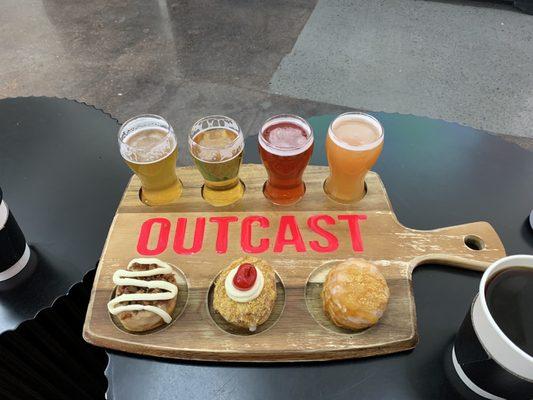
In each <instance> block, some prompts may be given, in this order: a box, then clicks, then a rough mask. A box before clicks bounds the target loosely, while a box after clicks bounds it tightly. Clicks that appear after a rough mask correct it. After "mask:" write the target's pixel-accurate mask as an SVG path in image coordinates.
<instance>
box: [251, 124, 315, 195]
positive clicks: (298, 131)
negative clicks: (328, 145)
mask: <svg viewBox="0 0 533 400" xmlns="http://www.w3.org/2000/svg"><path fill="white" fill-rule="evenodd" d="M312 153H313V129H312V128H311V126H310V125H309V124H308V123H307V121H306V120H304V119H303V118H300V117H298V116H296V115H290V114H285V115H276V116H274V117H272V118H269V119H267V120H266V121H265V123H264V124H263V126H262V128H261V131H260V132H259V154H260V155H261V159H262V160H263V164H264V165H265V168H266V170H267V173H268V180H267V181H266V183H265V186H264V188H263V193H264V195H265V197H266V198H267V199H269V200H270V201H271V202H273V203H274V204H282V205H289V204H293V203H295V202H297V201H298V200H300V199H301V198H302V197H303V195H304V193H305V184H304V182H303V180H302V175H303V173H304V170H305V167H306V166H307V164H308V163H309V159H310V158H311V154H312Z"/></svg>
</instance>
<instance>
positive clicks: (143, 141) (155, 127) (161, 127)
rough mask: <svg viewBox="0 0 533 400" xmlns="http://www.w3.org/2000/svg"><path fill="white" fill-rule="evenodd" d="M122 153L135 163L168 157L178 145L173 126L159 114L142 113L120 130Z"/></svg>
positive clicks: (119, 139) (150, 161)
mask: <svg viewBox="0 0 533 400" xmlns="http://www.w3.org/2000/svg"><path fill="white" fill-rule="evenodd" d="M118 141H119V146H120V153H121V155H122V157H124V159H126V160H127V161H130V162H134V163H146V164H148V163H153V162H156V161H159V160H161V159H163V158H165V157H167V156H168V155H169V154H170V153H172V152H173V151H174V149H175V148H176V145H177V141H176V137H175V136H174V132H173V130H172V127H171V126H170V125H169V124H168V123H167V122H166V121H165V120H164V119H163V118H161V117H159V116H157V115H141V116H138V117H135V118H132V119H130V120H128V121H126V122H125V123H124V124H123V125H122V126H121V128H120V130H119V136H118Z"/></svg>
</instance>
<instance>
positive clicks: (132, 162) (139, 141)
mask: <svg viewBox="0 0 533 400" xmlns="http://www.w3.org/2000/svg"><path fill="white" fill-rule="evenodd" d="M118 141H119V146H120V154H121V155H122V157H123V158H124V160H125V161H126V164H128V166H129V167H130V168H131V169H132V171H133V172H135V174H136V175H137V176H138V177H139V179H140V180H141V185H142V188H141V193H140V197H141V200H142V201H143V202H144V203H145V204H148V205H150V206H155V205H162V204H167V203H170V202H172V201H173V200H175V199H177V198H178V197H180V196H181V192H182V184H181V182H180V181H179V179H178V177H177V176H176V160H177V158H178V146H177V140H176V136H175V135H174V131H173V130H172V127H171V126H170V124H169V123H168V122H166V121H165V120H164V119H163V118H161V117H159V116H157V115H140V116H138V117H135V118H132V119H130V120H128V121H127V122H126V123H124V125H122V127H121V128H120V131H119V137H118Z"/></svg>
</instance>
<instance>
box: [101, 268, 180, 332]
mask: <svg viewBox="0 0 533 400" xmlns="http://www.w3.org/2000/svg"><path fill="white" fill-rule="evenodd" d="M134 263H138V264H157V265H158V268H154V269H150V270H146V271H132V270H130V269H129V267H131V265H132V264H134ZM172 272H173V271H172V267H171V266H170V265H168V264H167V263H165V262H163V261H161V260H159V259H157V258H134V259H133V260H131V261H130V263H129V264H128V269H127V270H125V269H119V270H117V271H115V273H114V274H113V283H114V284H115V285H117V286H137V287H144V288H149V289H161V290H165V292H162V293H130V294H121V295H120V296H117V297H115V298H114V299H112V300H111V301H110V302H109V303H107V309H108V311H109V312H110V313H111V314H113V315H116V314H119V313H121V312H124V311H141V310H143V311H150V312H152V313H154V314H157V315H159V316H160V317H161V318H162V319H163V321H165V322H166V323H167V324H169V323H170V322H171V321H172V317H171V316H170V315H169V314H168V313H167V312H166V311H165V310H163V309H161V308H159V307H157V306H152V305H146V306H145V305H142V304H128V305H120V303H122V302H127V301H158V300H170V299H173V298H174V297H176V296H177V295H178V287H177V286H176V285H174V284H173V283H170V282H167V281H163V280H160V281H145V280H142V279H135V278H141V277H147V276H154V275H163V274H170V273H172Z"/></svg>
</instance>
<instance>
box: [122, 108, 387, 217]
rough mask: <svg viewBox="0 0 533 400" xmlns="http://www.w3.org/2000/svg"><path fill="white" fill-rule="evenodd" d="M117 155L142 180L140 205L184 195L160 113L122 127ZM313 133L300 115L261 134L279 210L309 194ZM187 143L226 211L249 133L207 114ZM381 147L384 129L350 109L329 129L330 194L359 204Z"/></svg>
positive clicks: (269, 188)
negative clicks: (307, 178)
mask: <svg viewBox="0 0 533 400" xmlns="http://www.w3.org/2000/svg"><path fill="white" fill-rule="evenodd" d="M118 141H119V146H120V153H121V155H122V157H123V158H124V160H125V161H126V163H127V164H128V166H129V167H130V168H131V169H132V170H133V172H135V173H136V174H137V176H138V177H139V179H140V180H141V186H142V189H141V200H142V201H143V202H144V203H145V204H147V205H150V206H156V205H163V204H168V203H170V202H172V201H174V200H176V199H178V198H179V197H180V196H181V193H182V183H181V181H180V180H179V178H178V176H177V175H176V169H175V166H176V160H177V157H178V146H177V139H176V136H175V133H174V131H173V129H172V127H171V126H170V124H169V123H168V122H167V121H165V120H164V119H163V118H161V117H159V116H156V115H140V116H138V117H135V118H132V119H130V120H128V121H127V122H126V123H124V124H123V125H122V127H121V128H120V131H119V136H118ZM313 144H314V138H313V129H312V128H311V125H309V123H308V122H307V121H306V120H305V119H303V118H301V117H298V116H296V115H289V114H284V115H276V116H274V117H272V118H269V119H267V120H266V121H265V122H264V124H263V125H262V127H261V129H260V132H259V135H258V147H259V154H260V156H261V160H262V161H263V164H264V166H265V168H266V171H267V174H268V180H267V181H266V182H265V185H264V187H263V194H264V195H265V197H266V198H267V199H268V200H270V201H271V202H272V203H274V204H277V205H291V204H294V203H296V202H298V201H299V200H300V199H302V197H303V196H304V194H305V183H304V182H303V180H302V176H303V173H304V170H305V168H306V166H307V164H308V163H309V160H310V158H311V155H312V153H313ZM188 145H189V151H190V154H191V156H192V158H193V160H194V163H195V165H196V167H197V168H198V170H199V171H200V173H201V174H202V176H203V178H204V181H205V182H204V185H203V187H202V193H201V194H202V197H203V198H204V200H205V201H207V202H208V203H209V204H211V205H213V206H216V207H219V206H228V205H230V204H233V203H235V202H236V201H238V200H240V199H241V198H242V197H243V196H244V184H243V182H242V181H241V180H240V179H239V169H240V166H241V164H242V158H243V150H244V136H243V133H242V131H241V129H240V127H239V125H238V124H237V122H236V121H234V120H233V119H231V118H229V117H225V116H219V115H215V116H208V117H204V118H202V119H200V120H198V121H197V122H195V123H194V125H193V126H192V128H191V131H190V134H189V137H188ZM382 147H383V127H382V126H381V124H380V123H379V121H378V120H377V119H375V118H374V117H372V116H371V115H368V114H363V113H358V112H349V113H345V114H342V115H340V116H339V117H337V118H336V119H335V120H334V121H333V122H332V123H331V125H330V126H329V129H328V136H327V140H326V154H327V159H328V163H329V167H330V174H329V177H328V178H327V179H326V181H325V183H324V191H325V193H326V194H327V195H328V196H329V197H330V198H331V199H333V200H335V201H337V202H340V203H353V202H356V201H359V200H361V198H362V197H363V196H364V193H365V186H364V179H365V175H366V173H367V172H368V171H369V170H370V168H372V166H373V165H374V164H375V162H376V161H377V159H378V157H379V155H380V153H381V149H382Z"/></svg>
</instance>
